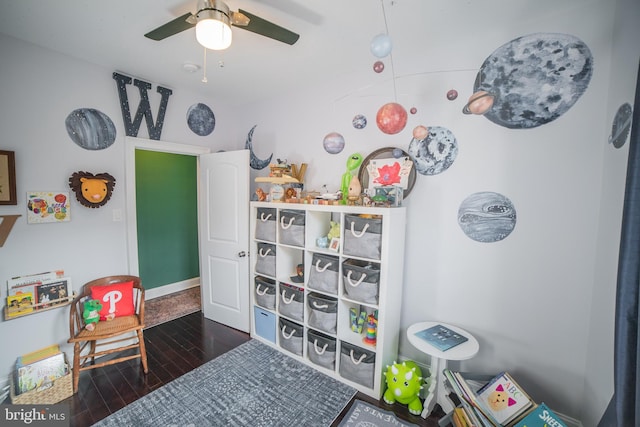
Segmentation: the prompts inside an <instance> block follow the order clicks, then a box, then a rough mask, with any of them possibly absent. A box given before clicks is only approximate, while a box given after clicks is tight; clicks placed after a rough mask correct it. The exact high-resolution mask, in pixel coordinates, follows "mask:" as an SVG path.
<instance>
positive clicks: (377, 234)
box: [343, 215, 382, 259]
mask: <svg viewBox="0 0 640 427" xmlns="http://www.w3.org/2000/svg"><path fill="white" fill-rule="evenodd" d="M343 231H344V249H343V252H344V254H345V255H351V256H356V257H362V258H369V259H380V247H381V244H382V218H375V217H373V218H368V217H361V216H359V215H345V220H344V230H343Z"/></svg>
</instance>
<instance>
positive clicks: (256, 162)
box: [244, 125, 273, 170]
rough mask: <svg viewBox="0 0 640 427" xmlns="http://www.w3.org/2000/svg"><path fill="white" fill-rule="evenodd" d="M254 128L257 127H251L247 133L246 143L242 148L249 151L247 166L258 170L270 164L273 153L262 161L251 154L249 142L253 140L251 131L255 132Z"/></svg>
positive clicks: (250, 143) (251, 146)
mask: <svg viewBox="0 0 640 427" xmlns="http://www.w3.org/2000/svg"><path fill="white" fill-rule="evenodd" d="M256 126H258V125H255V126H253V127H252V128H251V130H250V131H249V135H247V142H246V143H245V144H244V148H246V149H248V150H249V153H250V159H249V165H250V166H251V168H252V169H256V170H260V169H264V168H266V167H267V166H269V163H271V158H272V157H273V153H271V155H270V156H269V158H268V159H264V160H262V159H259V158H258V156H256V154H255V153H254V152H253V142H252V141H251V140H252V139H253V131H254V130H255V128H256Z"/></svg>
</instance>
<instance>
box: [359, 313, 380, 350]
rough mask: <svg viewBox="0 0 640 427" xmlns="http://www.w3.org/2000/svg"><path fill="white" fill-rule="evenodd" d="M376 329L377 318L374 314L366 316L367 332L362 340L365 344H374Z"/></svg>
mask: <svg viewBox="0 0 640 427" xmlns="http://www.w3.org/2000/svg"><path fill="white" fill-rule="evenodd" d="M377 329H378V319H376V315H375V314H373V313H372V314H370V315H369V316H367V332H366V335H365V337H364V338H363V339H362V341H363V342H364V343H365V344H369V345H376V331H377Z"/></svg>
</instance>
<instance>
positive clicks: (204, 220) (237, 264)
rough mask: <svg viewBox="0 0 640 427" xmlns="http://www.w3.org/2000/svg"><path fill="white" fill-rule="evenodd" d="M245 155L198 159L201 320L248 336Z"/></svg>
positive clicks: (202, 157)
mask: <svg viewBox="0 0 640 427" xmlns="http://www.w3.org/2000/svg"><path fill="white" fill-rule="evenodd" d="M249 191H250V186H249V151H248V150H241V151H229V152H220V153H211V154H204V155H200V197H199V220H198V222H199V224H200V231H199V241H200V284H201V289H202V311H203V312H204V316H205V317H206V318H208V319H211V320H214V321H216V322H220V323H223V324H225V325H228V326H231V327H232V328H235V329H239V330H241V331H245V332H249V325H250V321H249Z"/></svg>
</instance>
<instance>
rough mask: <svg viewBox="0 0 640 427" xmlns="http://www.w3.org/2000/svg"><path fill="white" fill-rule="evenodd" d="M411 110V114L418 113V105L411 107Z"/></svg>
mask: <svg viewBox="0 0 640 427" xmlns="http://www.w3.org/2000/svg"><path fill="white" fill-rule="evenodd" d="M409 112H410V113H411V114H415V113H417V112H418V109H417V108H416V107H411V109H410V110H409Z"/></svg>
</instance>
